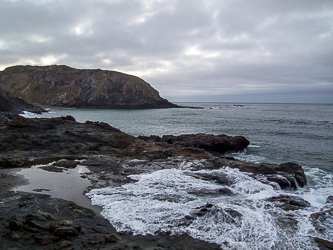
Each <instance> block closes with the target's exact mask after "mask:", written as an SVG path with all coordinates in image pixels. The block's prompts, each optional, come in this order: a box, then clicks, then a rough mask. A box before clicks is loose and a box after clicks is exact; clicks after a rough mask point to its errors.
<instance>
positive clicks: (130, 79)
mask: <svg viewBox="0 0 333 250" xmlns="http://www.w3.org/2000/svg"><path fill="white" fill-rule="evenodd" d="M0 83H1V84H2V85H3V86H4V87H7V88H10V89H11V91H12V92H13V94H14V95H15V96H17V97H18V96H22V98H23V99H24V100H25V101H26V102H29V103H39V104H44V105H51V106H64V107H78V108H83V107H84V108H117V109H119V108H176V107H179V106H177V105H175V104H172V103H170V102H169V101H168V100H166V99H163V98H161V97H160V95H159V93H158V91H156V90H155V89H154V88H152V87H151V86H150V85H149V84H148V83H147V82H145V81H144V80H142V79H140V78H138V77H136V76H132V75H127V74H123V73H120V72H116V71H108V70H92V69H82V70H81V69H75V68H71V67H68V66H65V65H52V66H13V67H9V68H6V69H5V70H4V71H0Z"/></svg>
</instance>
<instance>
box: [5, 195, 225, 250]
mask: <svg viewBox="0 0 333 250" xmlns="http://www.w3.org/2000/svg"><path fill="white" fill-rule="evenodd" d="M0 208H1V209H0V241H1V246H0V249H189V247H190V249H219V247H218V246H217V245H214V244H209V243H206V242H203V241H199V240H195V239H193V238H191V237H189V236H186V235H184V236H182V235H178V236H170V235H168V234H160V235H156V236H146V237H144V236H133V235H131V234H127V233H118V232H116V230H115V229H114V228H113V227H112V225H111V224H110V223H109V222H108V221H107V220H105V219H103V218H102V217H101V216H99V215H96V214H95V213H94V212H92V211H91V210H89V209H86V208H83V207H80V206H78V205H76V204H75V203H73V202H70V201H65V200H62V199H53V198H50V196H48V195H42V194H29V193H24V192H5V193H1V194H0Z"/></svg>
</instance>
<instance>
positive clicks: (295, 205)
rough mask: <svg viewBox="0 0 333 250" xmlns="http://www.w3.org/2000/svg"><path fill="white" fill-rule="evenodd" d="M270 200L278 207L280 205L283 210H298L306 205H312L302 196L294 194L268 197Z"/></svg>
mask: <svg viewBox="0 0 333 250" xmlns="http://www.w3.org/2000/svg"><path fill="white" fill-rule="evenodd" d="M266 201H268V202H272V203H274V204H275V206H276V207H280V208H282V209H283V210H286V211H290V210H298V209H303V208H306V207H310V203H309V202H308V201H306V200H304V199H302V198H301V197H298V196H293V195H283V194H281V195H279V196H274V197H270V198H268V199H266Z"/></svg>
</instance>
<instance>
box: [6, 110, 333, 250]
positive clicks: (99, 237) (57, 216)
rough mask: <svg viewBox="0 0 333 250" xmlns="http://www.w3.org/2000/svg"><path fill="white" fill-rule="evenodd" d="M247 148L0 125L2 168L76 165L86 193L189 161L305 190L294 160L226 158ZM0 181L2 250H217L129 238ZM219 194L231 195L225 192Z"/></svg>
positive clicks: (221, 141) (87, 128)
mask: <svg viewBox="0 0 333 250" xmlns="http://www.w3.org/2000/svg"><path fill="white" fill-rule="evenodd" d="M248 145H249V141H248V140H247V139H246V138H244V137H242V136H236V137H231V136H227V135H207V134H195V135H181V136H172V135H167V136H163V137H158V136H150V137H133V136H130V135H128V134H126V133H124V132H122V131H120V130H119V129H116V128H113V127H112V126H110V125H109V124H106V123H103V122H90V121H87V122H85V123H78V122H76V121H75V119H74V118H73V117H71V116H66V117H58V118H50V119H45V118H40V119H27V118H24V117H22V116H15V115H12V117H10V119H9V121H6V122H5V123H4V124H2V125H0V169H2V170H4V169H8V170H10V169H13V168H28V167H30V166H32V165H36V164H49V163H52V164H49V165H48V168H47V169H45V170H46V171H54V172H56V171H62V170H64V169H70V168H75V167H76V166H77V165H78V162H79V164H81V165H84V166H86V167H87V168H88V169H89V170H90V172H89V173H85V174H82V175H81V177H82V178H86V179H88V180H90V182H91V185H90V186H89V187H88V188H87V189H86V190H85V193H86V192H89V191H90V190H91V189H95V188H102V187H108V186H111V187H117V186H121V185H123V184H125V183H129V182H134V181H135V180H133V179H131V178H129V177H128V176H129V175H131V174H141V173H151V172H154V171H156V170H160V169H165V168H166V167H168V168H177V167H180V165H181V164H180V163H184V162H185V163H186V162H191V163H192V164H191V166H190V167H191V169H192V170H202V169H219V168H221V167H229V168H236V169H239V170H240V171H241V172H246V173H249V174H250V175H251V176H253V177H254V178H256V179H257V180H258V181H261V182H263V183H265V184H269V185H272V186H273V187H274V188H281V189H286V190H291V191H292V190H296V189H298V188H301V187H304V186H306V184H307V180H306V176H305V174H304V171H303V169H302V167H301V166H299V165H297V164H295V163H284V164H280V165H277V164H253V163H249V162H244V161H239V160H236V159H233V158H228V157H224V154H225V153H227V152H237V151H242V150H244V149H246V147H247V146H248ZM195 162H196V163H197V164H194V163H195ZM183 165H184V164H183ZM0 177H1V178H0V208H1V209H0V240H1V246H0V249H220V246H218V245H215V244H210V243H207V242H204V241H200V240H197V239H193V238H192V237H190V236H188V235H170V234H168V233H156V235H154V236H138V235H137V236H133V235H132V234H130V233H121V232H117V231H116V230H115V228H114V227H113V226H112V225H111V224H110V223H109V222H108V221H107V220H105V219H103V218H102V217H101V216H100V215H97V214H95V213H94V212H93V211H91V210H89V209H87V208H84V207H81V206H78V205H77V204H75V203H73V202H71V201H66V200H63V199H57V198H52V197H50V196H49V195H45V194H38V193H26V192H15V191H11V190H13V188H14V187H15V186H18V185H19V184H20V182H22V179H20V177H18V176H15V175H12V174H10V173H5V172H1V176H0ZM194 177H195V178H200V179H203V180H214V181H215V182H216V183H224V184H225V183H226V181H227V180H226V179H225V178H224V177H223V176H220V177H217V176H213V175H210V174H202V173H198V174H194ZM219 192H220V193H219V195H232V193H230V192H231V191H230V190H228V189H227V188H224V189H223V190H222V189H221V190H220V191H219ZM202 195H204V194H202ZM268 202H271V203H274V204H278V205H279V206H280V207H281V208H282V209H284V210H286V211H291V210H298V209H303V208H306V207H307V206H309V203H308V202H307V201H305V200H303V199H301V198H299V197H296V196H293V195H290V196H277V197H271V198H270V199H269V200H268ZM328 204H330V202H328ZM210 209H211V206H210V205H209V204H207V205H206V206H204V207H202V208H198V211H197V213H196V214H194V215H192V217H191V218H185V220H188V221H187V222H186V223H190V222H191V220H194V219H195V217H196V216H201V215H202V214H204V213H206V212H207V211H209V210H210ZM331 212H332V208H329V209H328V210H327V211H326V210H325V211H323V212H322V213H318V214H314V215H313V216H312V217H313V221H314V222H313V223H314V226H315V225H316V221H318V220H321V219H323V218H324V217H325V216H326V213H331ZM232 216H236V217H237V214H236V213H232ZM281 220H282V221H283V223H284V225H285V227H286V228H287V229H288V230H291V228H292V226H293V225H295V220H294V219H293V218H281ZM322 230H324V229H322ZM313 241H314V242H317V244H318V246H319V247H321V249H332V248H330V247H331V245H330V242H327V241H325V240H322V239H319V238H317V239H313Z"/></svg>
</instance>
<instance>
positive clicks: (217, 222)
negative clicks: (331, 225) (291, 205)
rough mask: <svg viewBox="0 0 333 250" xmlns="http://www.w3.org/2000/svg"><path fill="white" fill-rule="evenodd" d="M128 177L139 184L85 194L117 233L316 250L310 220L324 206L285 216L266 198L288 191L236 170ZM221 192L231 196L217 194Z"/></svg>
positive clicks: (177, 171)
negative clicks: (184, 236)
mask: <svg viewBox="0 0 333 250" xmlns="http://www.w3.org/2000/svg"><path fill="white" fill-rule="evenodd" d="M180 165H182V166H183V167H184V163H183V164H180ZM208 173H209V174H211V175H216V176H223V177H224V178H227V179H228V181H229V183H231V184H230V185H229V186H224V185H220V184H218V183H214V182H211V181H206V180H204V179H203V178H201V177H200V176H204V175H205V174H208ZM130 177H131V178H132V179H135V180H137V182H135V183H130V184H125V185H123V186H121V187H118V188H111V187H109V188H103V189H95V190H91V191H90V192H89V193H88V194H87V195H88V196H89V197H90V198H91V200H92V203H93V204H94V205H98V206H103V211H102V213H101V214H102V216H104V217H105V218H107V219H108V220H109V221H110V222H111V223H112V224H113V225H114V226H115V227H116V229H117V230H118V231H131V232H133V233H134V234H143V235H146V234H156V233H157V232H171V233H173V234H177V233H188V234H189V235H191V236H192V237H195V238H198V239H202V240H205V241H208V242H214V243H218V244H220V245H221V246H222V247H223V249H316V246H314V245H312V242H311V240H310V238H309V236H310V235H312V236H315V235H316V233H315V232H314V230H313V226H312V224H311V222H310V220H309V216H310V214H311V213H313V212H315V211H319V209H320V205H319V204H318V206H317V207H316V206H315V207H311V208H309V209H303V210H301V211H284V210H282V209H281V208H279V207H276V206H275V205H274V204H273V203H269V202H267V201H266V198H269V197H272V196H277V195H279V194H285V193H286V192H285V191H282V190H278V189H274V188H273V187H272V186H271V185H266V184H263V183H261V182H259V181H258V180H255V179H253V178H252V177H251V176H250V175H248V174H245V173H241V172H239V171H238V170H236V169H229V168H222V169H219V170H201V171H191V170H190V169H188V168H185V169H164V170H159V171H156V172H153V173H150V174H141V175H131V176H130ZM221 188H228V189H230V191H231V192H232V193H233V195H231V196H228V195H223V194H221V193H219V190H221ZM297 195H299V196H301V197H304V198H310V196H311V195H312V194H311V193H309V192H308V190H307V189H302V191H299V193H297ZM310 200H311V199H310ZM327 237H328V239H329V237H330V235H327Z"/></svg>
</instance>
